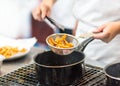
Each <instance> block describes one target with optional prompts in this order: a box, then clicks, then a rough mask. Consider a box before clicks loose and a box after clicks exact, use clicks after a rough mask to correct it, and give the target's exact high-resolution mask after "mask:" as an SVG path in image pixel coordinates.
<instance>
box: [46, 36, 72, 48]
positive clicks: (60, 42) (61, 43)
mask: <svg viewBox="0 0 120 86" xmlns="http://www.w3.org/2000/svg"><path fill="white" fill-rule="evenodd" d="M66 37H67V35H66V34H64V35H63V36H62V37H59V36H56V38H55V39H53V38H50V39H49V40H48V42H49V44H51V45H52V46H55V47H58V48H71V47H73V46H74V45H73V44H72V43H70V42H68V41H67V40H66Z"/></svg>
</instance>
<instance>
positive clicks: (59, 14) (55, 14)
mask: <svg viewBox="0 0 120 86" xmlns="http://www.w3.org/2000/svg"><path fill="white" fill-rule="evenodd" d="M73 4H74V0H57V2H56V3H55V4H54V6H53V8H52V12H51V15H50V16H51V17H52V18H53V19H55V20H56V21H57V22H58V23H59V24H61V25H63V26H64V27H65V28H68V29H73V28H74V26H75V22H76V20H75V17H74V16H73V14H72V8H73Z"/></svg>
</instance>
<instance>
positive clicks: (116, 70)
mask: <svg viewBox="0 0 120 86" xmlns="http://www.w3.org/2000/svg"><path fill="white" fill-rule="evenodd" d="M105 71H106V73H107V74H108V75H110V76H113V77H117V78H120V63H117V64H113V65H110V66H109V67H107V68H106V70H105Z"/></svg>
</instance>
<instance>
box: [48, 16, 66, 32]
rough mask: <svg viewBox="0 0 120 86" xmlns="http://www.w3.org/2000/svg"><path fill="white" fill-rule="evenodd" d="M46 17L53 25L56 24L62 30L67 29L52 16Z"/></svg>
mask: <svg viewBox="0 0 120 86" xmlns="http://www.w3.org/2000/svg"><path fill="white" fill-rule="evenodd" d="M46 19H47V20H48V21H50V22H51V23H52V24H53V25H55V26H56V27H57V28H59V29H61V30H62V31H64V30H65V28H64V27H63V26H62V25H60V24H58V23H57V22H56V21H55V20H54V19H52V18H50V17H48V16H46Z"/></svg>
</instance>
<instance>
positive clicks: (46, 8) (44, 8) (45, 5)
mask: <svg viewBox="0 0 120 86" xmlns="http://www.w3.org/2000/svg"><path fill="white" fill-rule="evenodd" d="M55 1H56V0H43V1H42V2H41V3H40V5H38V6H37V7H36V8H34V9H33V11H32V15H33V18H34V19H35V20H38V21H42V20H43V19H44V18H45V16H49V15H50V12H51V9H52V6H53V4H54V2H55Z"/></svg>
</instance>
